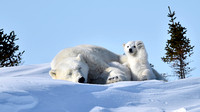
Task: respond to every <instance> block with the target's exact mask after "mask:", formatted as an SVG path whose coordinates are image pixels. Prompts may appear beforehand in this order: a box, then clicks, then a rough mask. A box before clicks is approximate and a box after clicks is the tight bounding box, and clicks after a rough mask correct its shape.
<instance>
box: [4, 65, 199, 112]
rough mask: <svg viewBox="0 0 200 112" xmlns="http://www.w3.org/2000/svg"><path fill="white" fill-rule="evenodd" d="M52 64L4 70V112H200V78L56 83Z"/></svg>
mask: <svg viewBox="0 0 200 112" xmlns="http://www.w3.org/2000/svg"><path fill="white" fill-rule="evenodd" d="M49 70H50V64H40V65H29V66H19V67H8V68H1V69H0V112H78V111H81V112H89V111H90V112H125V111H126V112H133V111H134V112H171V111H174V112H186V111H189V112H200V78H188V79H184V80H178V81H174V82H163V81H157V80H149V81H124V82H118V83H113V84H108V85H95V84H79V83H73V82H68V81H62V80H53V79H51V77H50V76H49V74H48V71H49Z"/></svg>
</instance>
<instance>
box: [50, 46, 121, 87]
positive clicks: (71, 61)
mask: <svg viewBox="0 0 200 112" xmlns="http://www.w3.org/2000/svg"><path fill="white" fill-rule="evenodd" d="M120 59H121V58H120V56H119V55H117V54H115V53H113V52H111V51H109V50H107V49H105V48H102V47H99V46H94V45H79V46H75V47H72V48H66V49H64V50H62V51H60V52H59V53H58V54H57V55H56V56H55V57H54V59H53V60H52V62H51V70H50V72H49V74H50V76H51V77H52V78H53V79H61V80H67V81H72V82H79V83H84V82H88V83H91V82H93V83H97V82H94V80H97V79H98V78H99V77H100V75H101V74H103V72H105V71H107V69H108V68H109V67H110V65H109V63H111V62H113V61H115V62H120ZM112 69H114V68H112ZM117 70H119V71H120V69H117ZM114 71H116V70H114ZM108 75H110V74H108ZM116 76H117V75H116ZM116 76H114V77H116ZM108 77H109V78H111V77H112V76H108ZM118 77H121V76H118ZM104 80H107V79H104ZM111 80H114V81H113V82H115V81H119V80H115V78H111ZM122 80H124V79H122ZM104 82H107V81H104ZM98 83H103V82H98Z"/></svg>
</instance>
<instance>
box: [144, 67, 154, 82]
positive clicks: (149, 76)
mask: <svg viewBox="0 0 200 112" xmlns="http://www.w3.org/2000/svg"><path fill="white" fill-rule="evenodd" d="M155 78H156V77H155V75H154V74H153V73H152V71H151V70H149V69H145V70H144V71H143V72H142V77H141V80H152V79H155Z"/></svg>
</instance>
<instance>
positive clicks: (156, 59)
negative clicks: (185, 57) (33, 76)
mask: <svg viewBox="0 0 200 112" xmlns="http://www.w3.org/2000/svg"><path fill="white" fill-rule="evenodd" d="M199 4H200V1H199V0H192V1H186V0H185V1H183V0H151V1H150V0H54V1H53V0H32V1H27V0H1V7H0V10H1V17H0V28H3V29H4V32H5V33H9V32H11V31H13V30H14V31H15V33H16V35H17V37H18V38H19V40H18V41H17V44H18V45H19V46H20V50H25V54H24V55H23V61H24V65H30V64H41V63H50V62H51V60H52V59H53V57H54V56H55V55H56V54H57V53H58V52H59V51H60V50H62V49H64V48H67V47H73V46H76V45H79V44H93V45H99V46H102V47H105V48H107V49H109V50H111V51H113V52H115V53H117V54H123V48H122V44H123V43H126V42H128V41H131V40H142V41H143V42H144V44H145V46H146V49H147V52H148V54H149V62H150V63H152V64H154V66H155V69H157V70H158V71H159V72H160V73H168V74H173V73H172V72H171V71H172V69H171V68H170V67H169V65H168V64H166V63H164V62H162V60H161V57H162V56H164V53H165V50H164V47H165V45H166V41H167V39H169V38H170V37H169V35H168V34H167V30H168V23H169V19H170V18H168V17H167V14H168V12H169V11H168V6H170V7H171V10H173V11H175V12H176V17H177V21H180V23H181V25H182V26H184V27H186V28H187V30H188V31H187V34H186V36H187V37H188V38H190V40H191V44H192V45H195V48H194V55H193V56H192V57H191V58H189V60H191V61H193V62H192V63H191V64H190V66H191V67H194V68H196V69H195V70H194V71H193V72H191V75H192V76H194V77H196V76H198V74H199V70H200V68H199V63H200V58H199V54H200V50H199V49H200V47H199V43H200V42H199V33H200V22H199V20H200V13H199V11H200V7H199Z"/></svg>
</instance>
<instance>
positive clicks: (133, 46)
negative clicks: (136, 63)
mask: <svg viewBox="0 0 200 112" xmlns="http://www.w3.org/2000/svg"><path fill="white" fill-rule="evenodd" d="M123 48H124V52H125V54H126V55H127V56H128V55H132V56H135V55H136V54H137V52H138V51H139V50H140V49H141V48H144V44H143V42H142V41H129V42H128V43H126V44H123Z"/></svg>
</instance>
